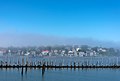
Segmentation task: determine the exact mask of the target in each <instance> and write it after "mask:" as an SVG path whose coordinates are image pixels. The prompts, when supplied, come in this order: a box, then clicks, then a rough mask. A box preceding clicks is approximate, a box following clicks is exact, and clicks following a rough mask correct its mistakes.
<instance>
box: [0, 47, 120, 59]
mask: <svg viewBox="0 0 120 81" xmlns="http://www.w3.org/2000/svg"><path fill="white" fill-rule="evenodd" d="M4 55H24V56H28V55H32V56H70V57H71V56H76V57H89V56H118V55H120V50H119V49H114V48H103V47H90V46H88V45H81V46H78V45H74V46H71V45H66V46H65V45H61V46H60V45H59V46H58V45H56V46H40V47H8V48H2V47H1V48H0V56H4Z"/></svg>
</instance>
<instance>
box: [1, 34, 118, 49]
mask: <svg viewBox="0 0 120 81" xmlns="http://www.w3.org/2000/svg"><path fill="white" fill-rule="evenodd" d="M53 45H89V46H101V47H115V48H118V47H120V44H119V43H118V42H113V41H101V40H97V39H92V38H73V37H71V38H70V37H59V36H48V35H37V34H0V47H9V46H14V47H23V46H53Z"/></svg>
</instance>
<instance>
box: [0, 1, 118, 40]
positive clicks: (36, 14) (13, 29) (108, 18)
mask: <svg viewBox="0 0 120 81" xmlns="http://www.w3.org/2000/svg"><path fill="white" fill-rule="evenodd" d="M0 33H8V34H9V33H12V34H28V33H30V34H40V35H53V36H58V37H59V36H62V37H78V38H93V39H98V40H104V41H120V37H119V35H120V1H119V0H0Z"/></svg>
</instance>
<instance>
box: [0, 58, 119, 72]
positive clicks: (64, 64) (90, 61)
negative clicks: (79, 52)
mask: <svg viewBox="0 0 120 81" xmlns="http://www.w3.org/2000/svg"><path fill="white" fill-rule="evenodd" d="M72 59H73V60H71V58H70V59H60V60H59V59H52V60H51V59H42V60H35V61H30V60H29V61H28V58H22V59H21V60H19V59H18V60H17V61H16V62H14V63H11V61H8V60H7V61H0V68H22V69H23V68H42V69H43V70H45V69H46V68H47V69H49V68H60V69H62V68H63V69H64V68H67V69H69V68H71V69H77V68H78V69H79V68H120V58H118V57H112V58H106V57H103V58H99V57H92V58H89V57H86V58H80V59H77V58H72Z"/></svg>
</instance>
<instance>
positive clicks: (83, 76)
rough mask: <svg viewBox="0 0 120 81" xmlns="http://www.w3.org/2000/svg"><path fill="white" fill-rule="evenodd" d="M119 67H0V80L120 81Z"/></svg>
mask: <svg viewBox="0 0 120 81" xmlns="http://www.w3.org/2000/svg"><path fill="white" fill-rule="evenodd" d="M119 76H120V69H76V70H74V69H72V70H71V69H49V70H47V69H46V70H45V72H44V74H43V75H42V70H41V69H28V70H27V72H26V71H25V69H24V70H23V74H22V73H21V69H0V81H120V77H119Z"/></svg>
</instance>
